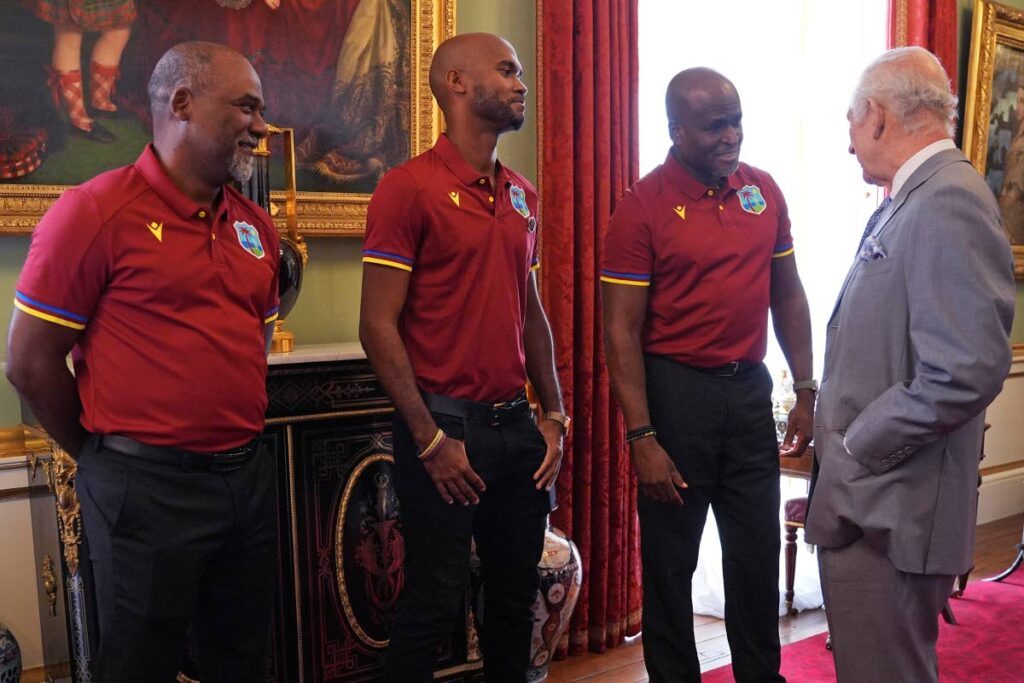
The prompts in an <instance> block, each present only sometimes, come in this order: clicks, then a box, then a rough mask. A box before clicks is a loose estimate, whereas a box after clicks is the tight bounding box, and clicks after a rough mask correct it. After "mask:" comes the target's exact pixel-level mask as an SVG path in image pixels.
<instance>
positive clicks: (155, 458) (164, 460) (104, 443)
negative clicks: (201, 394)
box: [96, 434, 259, 472]
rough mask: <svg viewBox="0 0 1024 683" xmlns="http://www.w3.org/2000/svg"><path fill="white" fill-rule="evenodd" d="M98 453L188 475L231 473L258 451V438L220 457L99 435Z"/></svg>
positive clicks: (125, 437)
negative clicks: (111, 452) (126, 458)
mask: <svg viewBox="0 0 1024 683" xmlns="http://www.w3.org/2000/svg"><path fill="white" fill-rule="evenodd" d="M96 450H97V452H98V451H100V450H108V451H114V452H115V453H121V454H122V455H127V456H128V457H130V458H138V459H140V460H146V461H148V462H154V463H157V464H160V465H169V466H171V467H176V468H178V469H181V470H186V471H196V472H232V471H234V470H237V469H240V468H241V467H242V466H243V465H245V463H247V462H249V460H251V459H252V457H253V456H254V455H256V451H257V450H259V437H256V438H254V439H253V440H252V441H250V442H249V443H247V444H244V445H242V446H239V447H238V448H232V449H231V450H229V451H222V452H220V453H199V452H196V451H186V450H184V449H182V448H174V447H171V446H150V445H149V444H144V443H142V442H139V441H136V440H135V439H131V438H128V437H127V436H120V435H118V434H107V435H102V434H99V435H96Z"/></svg>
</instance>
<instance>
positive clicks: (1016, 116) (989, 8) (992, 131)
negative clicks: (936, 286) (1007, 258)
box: [963, 0, 1024, 280]
mask: <svg viewBox="0 0 1024 683" xmlns="http://www.w3.org/2000/svg"><path fill="white" fill-rule="evenodd" d="M963 127H964V128H963V149H964V153H965V154H966V155H967V157H968V158H969V159H970V160H971V163H972V164H974V167H975V168H976V169H978V172H979V173H981V175H982V176H984V178H985V181H986V182H987V183H988V186H989V187H990V188H991V189H992V192H993V194H994V195H995V196H996V199H997V200H998V201H999V206H1000V209H1001V210H1002V213H1003V224H1004V227H1005V229H1006V234H1007V237H1008V238H1009V240H1010V245H1011V247H1012V249H1013V257H1014V275H1015V276H1016V278H1017V279H1018V280H1020V279H1024V11H1021V10H1019V9H1015V8H1013V7H1007V6H1006V5H1002V4H999V3H996V2H991V0H975V2H974V25H973V30H972V33H971V57H970V63H969V70H968V77H967V95H966V104H965V110H964V122H963Z"/></svg>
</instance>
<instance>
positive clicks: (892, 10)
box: [889, 0, 958, 92]
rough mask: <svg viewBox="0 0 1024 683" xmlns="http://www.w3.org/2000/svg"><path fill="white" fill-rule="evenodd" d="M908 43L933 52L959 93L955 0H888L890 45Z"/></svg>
mask: <svg viewBox="0 0 1024 683" xmlns="http://www.w3.org/2000/svg"><path fill="white" fill-rule="evenodd" d="M907 45H920V46H921V47H923V48H926V49H928V50H930V51H931V52H933V53H934V54H935V56H936V57H938V58H939V61H940V62H942V66H943V67H945V69H946V73H947V74H948V75H949V78H950V80H951V81H952V82H953V91H954V92H956V84H957V64H958V62H957V53H956V45H957V2H956V0H889V47H890V48H893V47H905V46H907Z"/></svg>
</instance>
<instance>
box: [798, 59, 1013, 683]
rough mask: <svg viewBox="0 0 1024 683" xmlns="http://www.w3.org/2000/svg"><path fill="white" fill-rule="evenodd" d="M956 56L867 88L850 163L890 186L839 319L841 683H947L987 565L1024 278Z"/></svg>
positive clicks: (820, 427)
mask: <svg viewBox="0 0 1024 683" xmlns="http://www.w3.org/2000/svg"><path fill="white" fill-rule="evenodd" d="M955 116H956V97H954V96H953V94H952V93H951V92H950V89H949V79H948V77H947V75H946V73H945V71H944V70H943V69H942V66H941V65H940V64H939V62H938V60H937V59H936V58H935V57H934V56H933V55H932V54H931V53H929V52H927V51H926V50H923V49H921V48H914V47H911V48H898V49H896V50H891V51H889V52H887V53H886V54H884V55H883V56H881V57H880V58H878V59H877V60H876V61H875V62H874V63H873V64H871V66H869V67H868V68H867V70H866V71H865V72H864V74H863V75H862V76H861V79H860V82H859V84H858V85H857V89H856V91H855V92H854V95H853V98H852V102H851V106H850V111H849V113H848V118H849V120H850V141H851V144H850V153H851V154H856V156H857V160H858V161H859V162H860V165H861V167H862V168H863V170H864V179H865V180H866V181H868V182H870V183H873V184H876V185H881V186H883V187H885V188H886V189H888V190H889V197H888V198H887V199H886V200H885V201H884V202H883V203H882V205H881V206H880V207H879V211H877V212H876V213H875V215H873V216H872V217H871V220H870V221H869V222H868V226H867V229H866V230H865V235H864V238H863V240H862V242H861V245H860V247H859V249H858V253H857V256H856V259H855V260H854V264H853V266H852V268H851V269H850V273H849V275H847V278H846V282H845V283H844V284H843V288H842V290H841V291H840V293H839V300H838V302H837V303H836V306H835V309H834V310H833V312H832V317H831V319H830V320H829V323H828V334H827V341H826V351H825V373H824V377H823V381H822V384H821V392H820V395H819V397H818V408H817V411H816V413H815V416H816V420H815V422H816V424H815V427H814V441H815V444H816V453H817V457H816V462H815V476H814V479H813V483H812V493H811V501H810V509H809V511H808V515H807V526H806V537H807V541H808V542H809V543H813V544H816V545H818V546H819V548H820V554H819V566H820V569H821V578H822V588H823V591H824V595H825V609H826V613H827V615H828V623H829V630H830V631H831V634H832V644H833V654H834V656H835V663H836V674H837V677H838V679H839V681H841V682H842V681H856V682H859V681H872V682H883V681H915V683H917V682H920V681H936V680H938V662H937V659H936V654H935V644H936V640H937V639H938V615H939V612H940V611H941V609H942V607H943V605H944V604H945V602H946V599H947V598H948V596H949V593H950V589H951V588H952V584H953V577H954V576H955V575H956V574H959V573H962V572H964V571H966V570H967V569H968V568H969V567H970V566H971V556H972V551H973V546H974V527H975V521H976V516H977V481H978V456H979V454H980V452H981V439H982V431H983V429H984V411H985V408H986V407H987V406H988V405H989V403H991V402H992V400H993V399H994V398H995V397H996V395H997V394H998V393H999V391H1000V389H1001V388H1002V385H1003V379H1004V378H1005V376H1006V373H1007V372H1008V370H1009V367H1010V345H1009V333H1010V326H1011V323H1012V321H1013V309H1014V296H1015V292H1014V282H1013V267H1012V257H1011V255H1010V249H1009V246H1008V243H1007V240H1006V236H1005V235H1004V233H1003V230H1002V227H1001V222H1000V217H999V208H998V206H997V204H996V201H995V198H994V197H993V195H992V192H991V191H990V190H989V189H988V187H987V186H986V185H985V183H984V181H983V180H982V178H981V177H980V176H979V175H978V173H977V172H975V170H974V169H973V168H972V167H971V164H970V163H969V162H968V161H967V159H966V158H965V157H964V155H963V154H962V153H961V152H960V151H959V150H957V149H956V147H955V146H954V144H953V141H952V139H951V137H952V135H953V130H954V120H955Z"/></svg>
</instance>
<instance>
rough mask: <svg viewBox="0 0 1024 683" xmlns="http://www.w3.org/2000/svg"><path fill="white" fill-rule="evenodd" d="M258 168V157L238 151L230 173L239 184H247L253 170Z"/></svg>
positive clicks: (229, 170) (232, 161) (229, 169)
mask: <svg viewBox="0 0 1024 683" xmlns="http://www.w3.org/2000/svg"><path fill="white" fill-rule="evenodd" d="M255 166H256V157H254V156H253V155H252V154H246V153H245V152H243V151H242V150H238V153H236V154H235V157H234V159H232V160H231V166H230V167H229V168H228V173H229V174H231V177H232V178H234V179H235V180H236V181H237V182H240V183H247V182H249V178H251V177H252V170H253V168H254V167H255Z"/></svg>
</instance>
